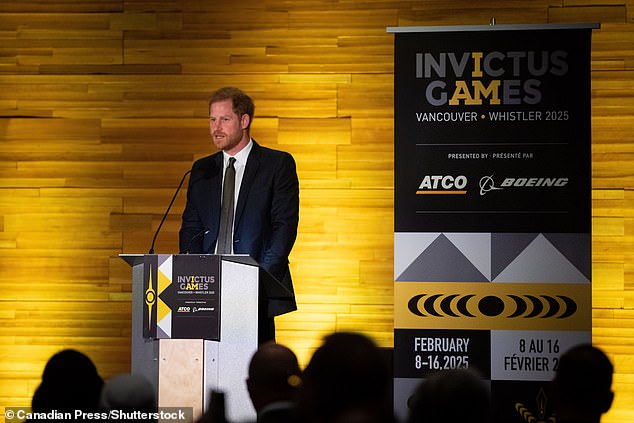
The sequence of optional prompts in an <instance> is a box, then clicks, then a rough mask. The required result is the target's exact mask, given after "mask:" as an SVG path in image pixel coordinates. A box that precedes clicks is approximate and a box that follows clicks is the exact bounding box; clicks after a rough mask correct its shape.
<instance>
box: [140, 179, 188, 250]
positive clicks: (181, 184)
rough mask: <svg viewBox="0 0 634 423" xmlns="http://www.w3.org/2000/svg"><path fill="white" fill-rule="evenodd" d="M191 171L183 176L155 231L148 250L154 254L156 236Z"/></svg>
mask: <svg viewBox="0 0 634 423" xmlns="http://www.w3.org/2000/svg"><path fill="white" fill-rule="evenodd" d="M191 172H192V171H191V170H188V171H187V172H185V174H184V175H183V177H182V178H181V181H180V183H179V184H178V188H176V192H174V196H173V197H172V201H170V204H169V206H167V210H165V214H164V215H163V218H162V219H161V223H159V225H158V228H157V229H156V232H155V233H154V238H152V245H151V246H150V251H149V252H148V254H154V244H155V243H156V237H157V236H158V234H159V232H160V231H161V228H162V227H163V223H164V222H165V219H167V215H168V214H169V212H170V209H171V208H172V204H174V200H176V196H177V195H178V192H179V191H180V190H181V187H182V186H183V182H185V178H186V177H187V175H189V174H190V173H191Z"/></svg>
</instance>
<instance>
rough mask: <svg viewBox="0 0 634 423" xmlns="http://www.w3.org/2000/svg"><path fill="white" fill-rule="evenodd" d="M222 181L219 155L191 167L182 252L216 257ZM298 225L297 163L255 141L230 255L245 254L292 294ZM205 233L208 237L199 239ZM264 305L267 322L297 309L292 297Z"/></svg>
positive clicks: (286, 155)
mask: <svg viewBox="0 0 634 423" xmlns="http://www.w3.org/2000/svg"><path fill="white" fill-rule="evenodd" d="M222 176H223V157H222V152H221V151H219V152H217V153H215V154H213V155H211V156H207V157H204V158H202V159H199V160H197V161H196V162H195V163H194V165H193V166H192V172H191V175H190V178H189V187H188V190H187V204H186V206H185V211H184V212H183V219H182V224H181V229H180V237H179V238H180V251H181V252H185V251H188V250H189V252H191V253H195V254H213V253H214V251H215V247H216V240H217V238H218V227H219V225H220V206H221V204H220V203H221V193H222ZM298 223H299V182H298V179H297V171H296V169H295V160H294V159H293V157H292V156H291V155H290V154H288V153H286V152H283V151H277V150H272V149H270V148H266V147H262V146H260V145H259V144H257V143H256V142H255V141H253V148H252V150H251V153H250V154H249V158H248V160H247V165H246V168H245V170H244V176H243V178H242V184H241V185H240V192H239V195H238V202H237V203H236V211H235V218H234V236H233V252H234V253H235V254H249V255H250V256H251V257H253V258H254V259H255V260H257V262H258V263H259V264H260V266H261V267H262V269H264V270H266V271H267V272H268V273H270V274H271V275H272V276H274V277H275V278H276V279H277V280H278V281H279V282H280V283H281V284H282V285H283V287H284V288H286V289H287V290H288V291H289V292H290V293H293V283H292V280H291V274H290V271H289V266H288V255H289V254H290V252H291V249H292V247H293V244H294V243H295V238H296V237H297V225H298ZM205 230H208V231H209V232H208V233H207V234H205V235H202V234H203V233H204V231H205ZM261 280H262V279H261ZM266 300H267V301H265V303H264V304H265V305H266V307H267V311H266V314H267V315H268V316H269V317H272V316H277V315H280V314H283V313H287V312H289V311H293V310H296V309H297V306H296V304H295V299H294V297H292V298H291V299H285V300H282V299H277V298H267V299H266ZM261 304H262V301H261Z"/></svg>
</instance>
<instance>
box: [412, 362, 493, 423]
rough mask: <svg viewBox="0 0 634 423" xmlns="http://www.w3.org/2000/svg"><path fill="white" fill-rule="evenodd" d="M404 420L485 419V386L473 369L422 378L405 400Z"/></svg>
mask: <svg viewBox="0 0 634 423" xmlns="http://www.w3.org/2000/svg"><path fill="white" fill-rule="evenodd" d="M408 406H409V415H408V417H407V422H406V423H465V422H470V423H485V422H488V421H490V418H491V400H490V394H489V389H488V388H487V386H486V384H485V382H484V380H483V379H482V378H481V377H480V375H479V374H478V373H477V372H476V371H475V370H469V369H454V370H446V371H440V372H437V373H434V374H432V375H431V376H430V377H429V378H428V379H425V380H423V381H422V382H421V383H420V384H419V385H418V387H417V388H416V390H415V391H414V393H413V394H412V396H411V397H410V399H409V400H408Z"/></svg>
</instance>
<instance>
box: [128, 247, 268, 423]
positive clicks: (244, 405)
mask: <svg viewBox="0 0 634 423" xmlns="http://www.w3.org/2000/svg"><path fill="white" fill-rule="evenodd" d="M120 257H121V258H122V259H123V260H125V261H126V262H127V263H128V264H130V266H131V267H132V369H131V372H132V373H133V374H142V375H144V376H145V377H147V378H148V380H149V381H150V382H151V383H152V384H153V385H154V386H155V387H156V390H157V394H158V395H157V396H158V406H159V407H192V408H193V410H194V420H195V419H196V418H198V417H199V416H200V415H201V414H202V413H204V412H205V411H207V410H208V408H209V405H210V399H211V392H212V391H221V392H223V393H224V394H225V408H226V414H227V418H228V419H229V420H230V421H247V420H252V421H254V420H255V417H256V413H255V410H254V409H253V406H252V404H251V399H250V398H249V395H248V392H247V389H246V379H247V372H248V365H249V362H250V360H251V356H252V355H253V353H254V352H255V351H256V349H257V347H258V290H259V289H260V287H259V285H260V283H270V282H264V280H262V281H260V279H266V278H263V277H262V274H263V271H262V270H261V269H260V267H259V266H258V263H257V262H255V260H253V259H251V258H250V257H248V256H243V255H226V256H225V255H223V256H216V255H207V254H203V255H196V254H191V255H167V254H152V255H149V254H148V255H146V254H122V255H120ZM205 260H207V261H210V260H211V261H213V263H218V264H219V275H218V282H219V289H218V290H217V291H218V292H216V293H215V294H216V295H217V298H216V300H217V301H218V304H217V310H216V311H217V312H218V313H217V319H218V321H217V328H216V332H217V339H205V338H198V339H196V338H193V339H192V338H190V336H189V335H187V339H183V338H179V334H178V333H176V323H175V318H176V317H177V314H178V313H196V312H197V311H198V309H197V308H196V301H195V300H193V301H190V302H189V303H188V304H185V301H186V299H187V297H185V299H183V298H182V296H181V300H182V301H181V302H179V303H178V304H176V305H173V308H175V309H171V310H170V309H169V308H170V307H169V305H167V306H166V304H165V303H164V302H162V301H157V300H158V297H160V296H161V292H160V291H159V289H161V288H160V285H161V286H162V287H165V286H167V285H169V284H170V283H172V284H177V285H176V287H175V288H174V290H178V289H179V286H180V287H181V288H185V287H186V286H184V285H179V284H180V283H185V282H183V281H186V280H189V279H187V278H194V279H195V280H199V279H198V277H195V276H192V275H187V276H184V277H183V276H181V277H180V279H179V281H180V282H179V281H177V280H173V281H170V280H166V278H167V279H169V278H170V273H172V271H173V270H172V266H173V265H174V263H176V262H178V263H181V264H182V263H183V262H185V263H193V264H197V263H196V261H203V267H204V261H205ZM214 260H215V261H214ZM211 261H210V262H211ZM150 262H152V263H154V262H156V263H160V266H162V269H161V271H160V273H159V275H158V278H157V279H156V280H150V284H154V285H150V288H151V289H148V288H147V284H148V280H147V278H148V275H149V274H153V273H152V272H150V271H149V270H150V269H148V268H147V267H151V266H148V263H150ZM198 264H199V263H198ZM179 266H180V267H182V265H179ZM194 279H191V280H194ZM274 282H275V281H274ZM274 282H273V285H274ZM166 291H167V289H165V290H164V291H163V292H166ZM183 293H187V292H185V291H183V292H181V293H180V294H183ZM201 302H202V301H201ZM153 304H156V306H157V309H158V313H159V314H160V315H161V316H164V317H163V320H162V323H163V330H161V329H160V328H159V330H158V333H155V334H153V335H151V336H148V329H147V325H148V316H150V315H151V313H152V312H154V314H156V311H154V309H153V308H152V305H153ZM183 304H185V305H183ZM203 306H204V310H205V311H206V312H208V311H209V310H210V309H212V308H214V307H210V306H209V304H206V305H205V304H203ZM166 307H167V308H166ZM144 314H145V316H144ZM199 314H200V315H203V314H209V313H202V312H201V313H199ZM214 316H216V315H214ZM214 316H211V317H210V318H208V319H201V320H199V321H200V322H201V323H197V322H198V321H197V320H196V315H195V314H191V315H189V316H188V317H190V318H191V320H189V321H186V323H185V324H183V323H180V330H183V327H184V326H185V327H188V328H192V327H195V326H196V325H209V322H214V320H213V318H214ZM178 317H182V314H178ZM166 321H167V323H168V324H167V325H166V323H165V322H166ZM181 321H182V320H181ZM170 322H171V327H173V328H174V330H172V329H170V325H169V323H170ZM144 332H145V333H144ZM169 332H173V333H169ZM212 332H213V331H212ZM210 337H214V336H213V335H212V336H210ZM208 338H209V337H208Z"/></svg>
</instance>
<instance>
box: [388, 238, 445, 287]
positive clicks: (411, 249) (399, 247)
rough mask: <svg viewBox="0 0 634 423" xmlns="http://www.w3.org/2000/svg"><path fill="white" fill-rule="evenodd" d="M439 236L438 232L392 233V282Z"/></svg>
mask: <svg viewBox="0 0 634 423" xmlns="http://www.w3.org/2000/svg"><path fill="white" fill-rule="evenodd" d="M438 235H440V233H439V232H435V233H431V232H429V233H428V232H396V233H394V280H397V279H398V277H399V275H400V274H401V273H402V272H403V271H405V269H407V268H408V267H409V266H410V265H411V264H412V262H413V261H414V260H416V258H417V257H418V256H419V255H420V254H421V253H422V252H423V251H425V249H427V247H429V245H430V244H431V243H432V242H433V241H434V240H435V239H436V238H437V237H438Z"/></svg>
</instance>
